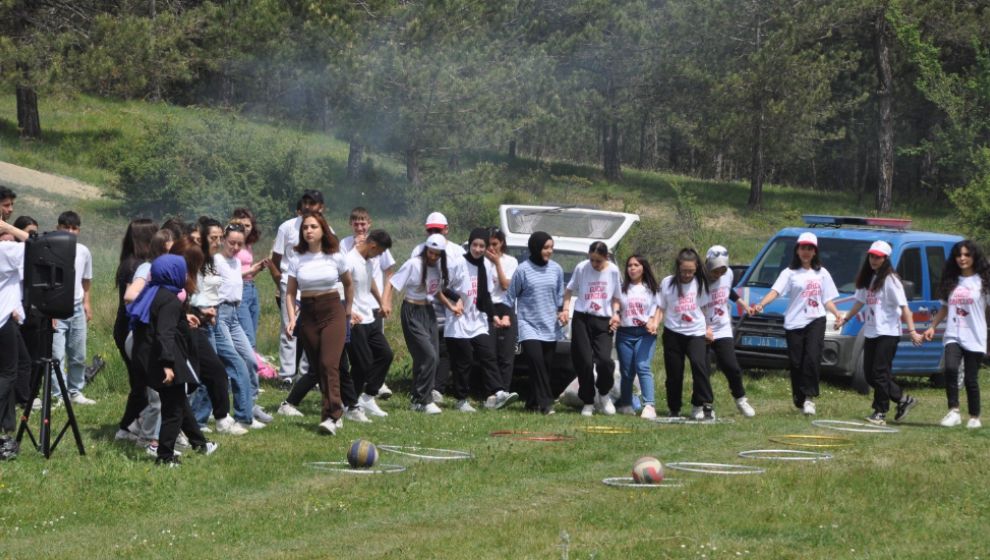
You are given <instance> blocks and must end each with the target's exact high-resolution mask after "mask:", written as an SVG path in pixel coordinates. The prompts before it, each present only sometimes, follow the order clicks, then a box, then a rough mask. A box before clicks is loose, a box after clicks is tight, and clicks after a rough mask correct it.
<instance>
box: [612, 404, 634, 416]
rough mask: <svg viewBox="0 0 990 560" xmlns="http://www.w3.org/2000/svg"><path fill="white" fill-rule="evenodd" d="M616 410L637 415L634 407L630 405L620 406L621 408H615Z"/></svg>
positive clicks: (628, 414)
mask: <svg viewBox="0 0 990 560" xmlns="http://www.w3.org/2000/svg"><path fill="white" fill-rule="evenodd" d="M615 411H616V412H617V413H619V414H624V415H626V416H636V411H635V410H634V409H633V407H631V406H629V405H626V406H620V407H619V408H617V409H615Z"/></svg>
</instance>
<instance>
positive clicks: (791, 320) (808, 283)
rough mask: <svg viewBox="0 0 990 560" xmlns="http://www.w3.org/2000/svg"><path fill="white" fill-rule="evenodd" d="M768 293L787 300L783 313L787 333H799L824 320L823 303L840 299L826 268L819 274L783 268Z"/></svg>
mask: <svg viewBox="0 0 990 560" xmlns="http://www.w3.org/2000/svg"><path fill="white" fill-rule="evenodd" d="M770 289H771V290H773V291H775V292H777V293H778V294H780V295H781V296H782V297H785V298H788V300H789V302H788V304H787V311H786V312H785V313H784V328H785V329H786V330H795V329H802V328H804V327H806V326H808V323H810V322H812V321H814V320H815V319H818V318H819V317H824V316H825V303H826V302H829V301H832V300H833V299H835V298H837V297H839V290H838V289H836V287H835V282H833V281H832V275H831V274H829V273H828V271H827V270H825V267H822V268H820V269H818V270H815V269H813V268H803V267H802V268H799V269H797V270H794V269H791V268H785V269H784V270H783V272H781V273H780V276H778V277H777V281H776V282H774V283H773V287H772V288H770Z"/></svg>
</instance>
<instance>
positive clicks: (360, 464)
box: [347, 439, 378, 469]
mask: <svg viewBox="0 0 990 560" xmlns="http://www.w3.org/2000/svg"><path fill="white" fill-rule="evenodd" d="M377 460H378V449H377V448H376V447H375V444H373V443H371V442H370V441H368V440H366V439H356V440H354V441H353V442H351V447H350V449H348V450H347V464H349V465H350V466H351V467H353V468H355V469H370V468H371V467H373V466H375V461H377Z"/></svg>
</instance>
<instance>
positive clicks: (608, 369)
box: [571, 312, 615, 404]
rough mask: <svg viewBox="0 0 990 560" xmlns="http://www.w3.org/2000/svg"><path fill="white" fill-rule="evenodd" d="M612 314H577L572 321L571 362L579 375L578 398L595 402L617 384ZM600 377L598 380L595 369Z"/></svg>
mask: <svg viewBox="0 0 990 560" xmlns="http://www.w3.org/2000/svg"><path fill="white" fill-rule="evenodd" d="M608 320H609V318H608V317H599V316H597V315H589V314H588V313H580V312H575V313H574V319H573V320H572V322H571V361H572V362H574V372H575V373H577V378H578V397H580V399H581V401H583V402H584V404H591V403H593V402H594V399H595V389H597V390H598V394H601V395H607V394H608V392H609V391H611V390H612V385H615V377H614V375H615V362H613V361H612V333H611V332H610V331H609V330H608ZM596 370H597V371H598V379H595V371H596Z"/></svg>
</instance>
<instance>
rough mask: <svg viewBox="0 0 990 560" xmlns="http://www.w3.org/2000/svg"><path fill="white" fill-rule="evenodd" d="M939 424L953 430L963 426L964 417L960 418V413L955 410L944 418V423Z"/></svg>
mask: <svg viewBox="0 0 990 560" xmlns="http://www.w3.org/2000/svg"><path fill="white" fill-rule="evenodd" d="M939 423H940V424H942V425H943V426H945V427H946V428H951V427H953V426H958V425H959V424H962V417H961V416H959V411H958V410H956V409H954V408H953V409H952V410H950V411H949V413H948V414H946V415H945V416H943V417H942V421H941V422H939Z"/></svg>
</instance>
